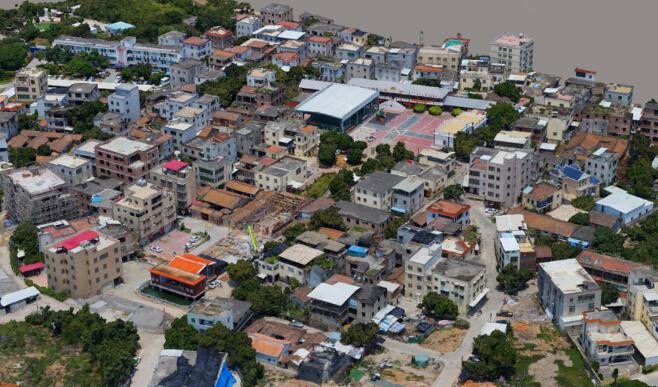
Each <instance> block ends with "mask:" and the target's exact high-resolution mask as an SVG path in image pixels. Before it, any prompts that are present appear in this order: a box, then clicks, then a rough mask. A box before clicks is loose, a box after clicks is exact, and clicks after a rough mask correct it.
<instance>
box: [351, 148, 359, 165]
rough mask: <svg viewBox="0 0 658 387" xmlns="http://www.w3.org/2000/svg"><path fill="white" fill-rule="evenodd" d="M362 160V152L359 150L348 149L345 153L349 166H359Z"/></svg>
mask: <svg viewBox="0 0 658 387" xmlns="http://www.w3.org/2000/svg"><path fill="white" fill-rule="evenodd" d="M362 159H363V151H361V149H359V148H350V150H348V151H347V163H348V164H350V165H359V164H361V161H362Z"/></svg>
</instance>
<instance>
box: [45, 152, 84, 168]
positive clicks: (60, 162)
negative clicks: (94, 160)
mask: <svg viewBox="0 0 658 387" xmlns="http://www.w3.org/2000/svg"><path fill="white" fill-rule="evenodd" d="M87 163H89V160H87V159H85V158H82V157H77V156H71V155H67V154H63V155H60V156H59V157H57V158H56V159H53V160H50V161H49V162H48V164H50V165H57V166H62V167H66V168H78V167H81V166H83V165H85V164H87Z"/></svg>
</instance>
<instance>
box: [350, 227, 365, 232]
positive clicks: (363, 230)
mask: <svg viewBox="0 0 658 387" xmlns="http://www.w3.org/2000/svg"><path fill="white" fill-rule="evenodd" d="M367 231H368V229H367V228H365V227H361V226H354V227H352V232H367Z"/></svg>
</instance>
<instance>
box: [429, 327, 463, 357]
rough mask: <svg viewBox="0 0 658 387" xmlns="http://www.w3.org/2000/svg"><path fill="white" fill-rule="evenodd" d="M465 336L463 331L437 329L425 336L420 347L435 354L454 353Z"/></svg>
mask: <svg viewBox="0 0 658 387" xmlns="http://www.w3.org/2000/svg"><path fill="white" fill-rule="evenodd" d="M465 334H466V331H465V330H463V329H457V328H446V329H439V330H436V331H434V332H432V334H430V335H429V336H427V338H426V339H425V340H424V341H423V343H422V344H421V345H420V346H421V347H424V348H428V349H431V350H434V351H436V352H454V351H456V350H457V348H459V346H460V345H461V343H462V340H463V339H464V335H465Z"/></svg>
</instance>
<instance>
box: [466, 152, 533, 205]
mask: <svg viewBox="0 0 658 387" xmlns="http://www.w3.org/2000/svg"><path fill="white" fill-rule="evenodd" d="M535 173H536V165H535V162H534V158H533V155H532V153H530V152H525V151H506V150H500V149H491V148H483V147H477V148H476V149H475V150H474V151H473V153H471V162H470V168H469V176H468V187H467V191H468V193H471V194H473V195H478V196H480V197H481V198H483V199H484V200H485V204H487V205H489V206H493V207H503V208H509V207H512V206H514V204H516V203H517V202H518V201H519V199H520V198H521V194H522V192H523V189H524V188H525V187H527V186H528V185H529V184H530V183H531V182H532V180H533V178H534V175H535Z"/></svg>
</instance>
